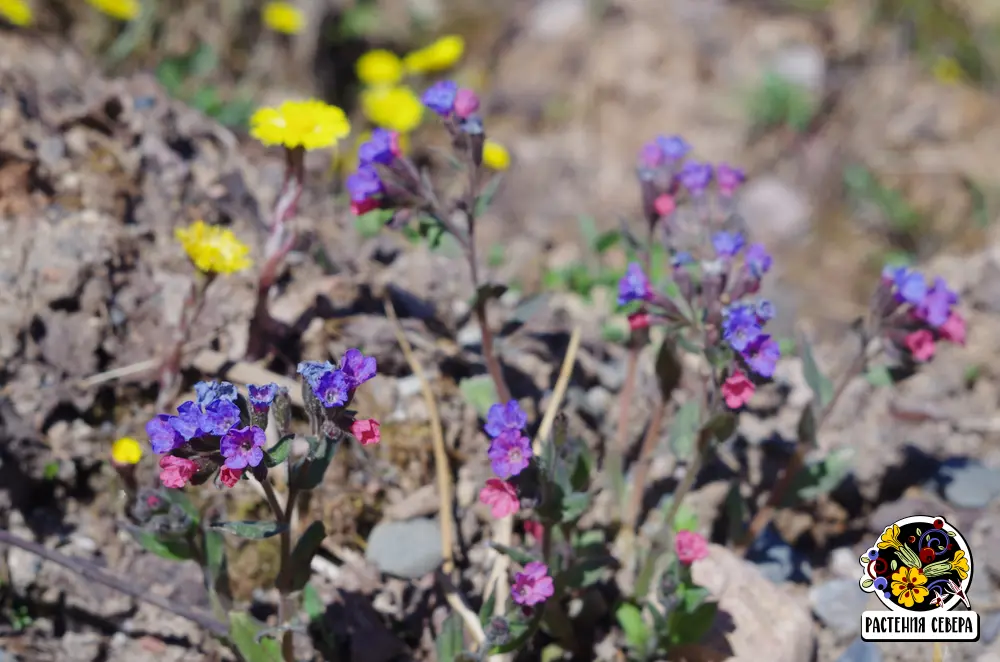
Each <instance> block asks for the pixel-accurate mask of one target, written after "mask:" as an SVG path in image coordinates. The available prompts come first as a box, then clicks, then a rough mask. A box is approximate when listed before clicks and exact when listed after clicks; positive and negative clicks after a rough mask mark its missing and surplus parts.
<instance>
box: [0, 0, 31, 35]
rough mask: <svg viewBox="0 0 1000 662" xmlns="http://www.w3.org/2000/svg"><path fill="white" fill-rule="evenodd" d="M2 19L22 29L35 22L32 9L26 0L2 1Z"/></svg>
mask: <svg viewBox="0 0 1000 662" xmlns="http://www.w3.org/2000/svg"><path fill="white" fill-rule="evenodd" d="M0 17H3V18H4V19H6V20H7V21H8V22H10V23H12V24H14V25H17V26H20V27H22V28H23V27H27V26H29V25H31V23H32V22H33V21H34V20H35V17H34V15H33V14H32V13H31V7H30V6H29V5H28V3H27V2H25V0H0Z"/></svg>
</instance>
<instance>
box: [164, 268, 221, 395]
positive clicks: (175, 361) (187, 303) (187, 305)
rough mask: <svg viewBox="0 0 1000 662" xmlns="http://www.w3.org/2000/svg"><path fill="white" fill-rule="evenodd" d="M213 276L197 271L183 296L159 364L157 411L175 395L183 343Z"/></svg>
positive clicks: (202, 305)
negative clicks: (170, 339) (168, 343)
mask: <svg viewBox="0 0 1000 662" xmlns="http://www.w3.org/2000/svg"><path fill="white" fill-rule="evenodd" d="M214 278H215V274H212V273H202V272H198V273H197V275H196V279H195V281H194V282H192V283H191V287H190V288H189V289H188V293H187V296H186V297H184V302H183V304H181V305H182V308H181V317H180V319H179V320H178V321H177V327H176V328H175V329H174V335H173V339H172V340H173V343H172V344H171V346H170V350H169V351H168V352H167V354H166V356H164V358H163V362H162V363H161V364H160V392H159V395H158V396H157V398H156V409H157V411H165V410H166V409H167V407H168V405H169V404H170V403H171V401H173V399H174V398H175V397H177V391H178V389H179V387H180V371H181V356H182V355H183V352H184V345H185V344H186V343H187V340H188V336H189V335H190V333H191V325H192V324H193V323H194V321H195V320H196V319H197V318H198V315H200V314H201V311H202V309H203V308H204V307H205V300H206V299H207V297H206V296H205V293H206V292H207V291H208V286H209V285H211V284H212V280H213V279H214Z"/></svg>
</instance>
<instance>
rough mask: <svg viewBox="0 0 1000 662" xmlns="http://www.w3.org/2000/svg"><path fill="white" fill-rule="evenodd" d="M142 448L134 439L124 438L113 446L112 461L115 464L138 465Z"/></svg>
mask: <svg viewBox="0 0 1000 662" xmlns="http://www.w3.org/2000/svg"><path fill="white" fill-rule="evenodd" d="M141 459H142V446H140V445H139V442H138V441H136V440H135V439H133V438H132V437H122V438H121V439H119V440H118V441H116V442H115V443H114V444H112V445H111V460H112V462H114V463H115V464H138V463H139V460H141Z"/></svg>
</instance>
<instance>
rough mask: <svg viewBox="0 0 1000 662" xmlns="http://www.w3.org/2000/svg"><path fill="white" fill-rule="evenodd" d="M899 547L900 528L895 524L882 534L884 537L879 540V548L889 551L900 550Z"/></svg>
mask: <svg viewBox="0 0 1000 662" xmlns="http://www.w3.org/2000/svg"><path fill="white" fill-rule="evenodd" d="M899 546H900V542H899V526H897V525H895V524H893V525H892V526H890V527H888V528H887V529H886V530H885V531H883V532H882V536H881V537H880V538H879V539H878V548H879V549H888V548H890V547H895V548H896V549H899ZM904 567H905V566H904Z"/></svg>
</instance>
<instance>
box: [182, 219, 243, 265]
mask: <svg viewBox="0 0 1000 662" xmlns="http://www.w3.org/2000/svg"><path fill="white" fill-rule="evenodd" d="M174 234H175V235H176V237H177V240H178V241H180V242H181V246H182V247H183V248H184V252H185V253H187V254H188V257H189V258H191V262H193V263H194V266H196V267H197V268H198V269H199V270H200V271H203V272H205V273H217V274H231V273H236V272H237V271H242V270H243V269H247V268H248V267H250V266H251V265H252V264H253V262H252V261H251V260H250V258H249V257H247V255H248V254H249V253H250V248H249V247H248V246H247V245H246V244H244V243H243V242H242V241H240V240H239V239H237V238H236V235H235V234H233V231H232V230H228V229H225V228H218V227H214V226H210V225H206V224H205V222H204V221H195V222H194V223H192V224H191V225H190V226H189V227H186V228H178V229H177V230H176V231H175V232H174Z"/></svg>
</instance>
